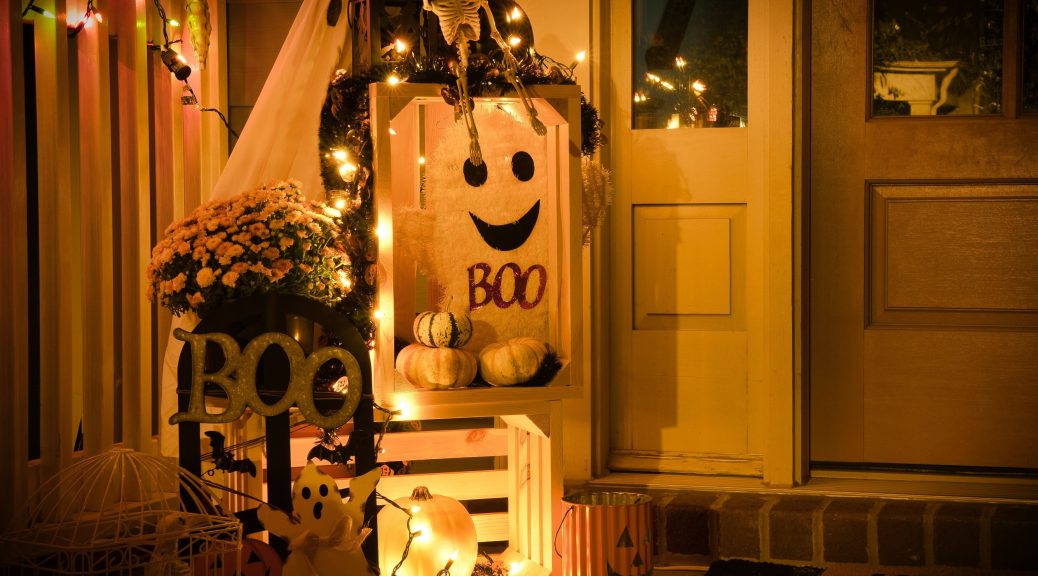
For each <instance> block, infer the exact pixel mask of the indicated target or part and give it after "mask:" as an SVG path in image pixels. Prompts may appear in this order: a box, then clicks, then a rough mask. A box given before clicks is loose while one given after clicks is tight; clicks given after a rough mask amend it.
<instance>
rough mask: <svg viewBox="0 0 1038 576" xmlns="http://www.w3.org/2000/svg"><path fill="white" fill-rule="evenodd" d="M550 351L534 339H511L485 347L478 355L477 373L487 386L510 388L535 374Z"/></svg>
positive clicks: (546, 346) (526, 380)
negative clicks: (478, 371)
mask: <svg viewBox="0 0 1038 576" xmlns="http://www.w3.org/2000/svg"><path fill="white" fill-rule="evenodd" d="M549 351H550V348H549V347H548V345H547V344H545V343H544V342H541V341H540V340H538V339H536V338H527V337H520V338H512V339H510V340H505V341H504V342H495V343H493V344H488V345H487V346H486V347H485V348H483V350H482V351H480V353H479V370H480V373H481V374H482V375H483V379H484V380H486V381H487V384H491V385H493V386H513V385H515V384H522V383H523V382H528V381H529V380H530V379H532V378H533V377H534V375H535V374H537V371H538V370H539V369H540V367H541V362H543V361H544V357H545V356H547V355H548V352H549Z"/></svg>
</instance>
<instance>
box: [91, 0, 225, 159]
mask: <svg viewBox="0 0 1038 576" xmlns="http://www.w3.org/2000/svg"><path fill="white" fill-rule="evenodd" d="M91 1H92V0H91ZM154 3H155V10H157V11H158V13H159V18H160V19H161V20H162V47H161V50H162V52H163V53H164V54H165V53H168V52H170V51H172V52H174V53H176V51H175V50H173V48H172V45H173V44H176V43H178V42H181V41H180V40H170V39H169V26H170V19H169V17H168V16H166V9H165V8H164V7H163V6H162V2H161V0H154ZM178 56H179V54H178ZM163 62H164V63H166V66H167V67H168V68H170V72H173V73H174V74H176V71H175V70H174V68H173V66H172V65H171V64H170V63H168V62H166V59H163ZM185 65H186V64H185ZM189 75H190V73H189ZM177 78H178V79H179V80H181V81H182V82H183V83H184V91H185V92H187V94H188V96H185V97H182V98H181V99H180V102H181V104H184V105H193V106H194V107H195V110H198V111H199V112H212V113H214V114H216V115H217V116H218V117H219V118H220V121H221V122H223V125H224V126H225V127H226V128H227V131H228V132H229V133H230V134H232V135H233V136H234V137H235V138H236V139H237V138H240V135H239V134H238V132H237V131H236V130H235V129H234V128H232V127H231V123H230V121H229V120H227V116H225V115H224V113H223V112H221V111H220V110H219V109H217V108H212V107H209V106H202V105H201V104H200V101H199V99H198V95H197V94H195V89H194V88H192V87H191V83H190V82H188V81H187V76H184V77H183V78H181V77H180V76H177Z"/></svg>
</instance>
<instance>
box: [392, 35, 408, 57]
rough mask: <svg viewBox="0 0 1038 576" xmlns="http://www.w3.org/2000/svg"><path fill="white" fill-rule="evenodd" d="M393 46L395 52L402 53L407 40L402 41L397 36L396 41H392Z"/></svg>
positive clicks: (405, 49)
mask: <svg viewBox="0 0 1038 576" xmlns="http://www.w3.org/2000/svg"><path fill="white" fill-rule="evenodd" d="M393 47H394V48H395V49H396V52H397V54H403V53H404V52H407V42H404V41H403V40H401V39H399V38H397V39H396V41H395V42H393Z"/></svg>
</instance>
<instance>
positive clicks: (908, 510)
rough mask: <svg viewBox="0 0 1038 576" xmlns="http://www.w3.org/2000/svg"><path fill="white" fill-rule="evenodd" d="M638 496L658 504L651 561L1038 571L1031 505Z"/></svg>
mask: <svg viewBox="0 0 1038 576" xmlns="http://www.w3.org/2000/svg"><path fill="white" fill-rule="evenodd" d="M644 492H647V493H649V494H650V495H652V496H653V500H654V503H655V505H656V516H657V525H656V527H657V531H656V540H657V542H656V551H657V553H656V564H657V565H658V566H667V565H673V566H682V565H694V566H704V565H709V564H710V562H711V561H713V560H716V559H727V558H742V559H748V560H757V561H766V562H778V563H786V564H802V565H812V566H832V567H834V568H836V567H837V566H852V567H853V566H855V565H858V566H863V567H864V566H871V567H886V566H904V567H961V568H973V569H979V570H1009V571H1038V505H1030V504H1015V503H960V502H950V501H940V500H932V501H929V500H905V499H895V498H883V497H875V498H850V497H829V496H801V495H787V494H752V493H751V494H748V493H744V492H737V493H725V492H719V491H697V490H686V491H681V492H656V491H653V490H647V491H644ZM827 573H828V572H827ZM875 573H886V572H884V571H883V570H873V571H872V572H870V574H875ZM890 573H892V574H893V572H890Z"/></svg>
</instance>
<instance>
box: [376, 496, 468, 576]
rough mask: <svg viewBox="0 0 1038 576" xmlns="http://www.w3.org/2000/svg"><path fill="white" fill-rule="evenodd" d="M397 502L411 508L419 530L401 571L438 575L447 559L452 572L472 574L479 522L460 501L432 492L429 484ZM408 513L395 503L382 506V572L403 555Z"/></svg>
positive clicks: (413, 527)
mask: <svg viewBox="0 0 1038 576" xmlns="http://www.w3.org/2000/svg"><path fill="white" fill-rule="evenodd" d="M396 503H397V504H399V505H400V507H401V508H403V509H404V510H409V511H410V512H411V516H412V518H411V530H413V531H414V532H417V533H418V534H416V535H415V537H414V540H412V542H411V547H410V548H408V551H407V559H406V560H405V561H404V564H403V565H402V566H401V567H400V571H399V572H398V574H407V576H436V574H437V573H438V572H440V571H441V570H443V569H444V567H445V566H447V564H448V563H450V564H451V566H450V573H451V574H472V570H473V568H475V566H476V555H477V553H478V551H477V548H476V547H477V542H476V526H475V524H473V522H472V518H471V517H470V516H469V513H468V511H466V510H465V507H464V506H462V505H461V503H460V502H458V501H457V500H454V499H453V498H448V497H446V496H440V495H438V494H430V493H429V490H428V489H427V488H425V487H424V486H419V487H417V488H415V489H414V492H412V493H411V497H410V498H401V499H399V500H397V501H396ZM407 516H408V515H407V514H406V513H404V511H403V510H400V509H398V508H396V507H395V506H383V507H382V510H381V511H380V512H379V513H378V558H379V560H378V561H379V567H380V568H381V570H382V574H385V575H389V574H392V573H393V568H394V567H396V565H397V563H399V562H400V559H401V558H402V557H403V554H404V547H405V546H407V539H408V534H409V533H408V527H407Z"/></svg>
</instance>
